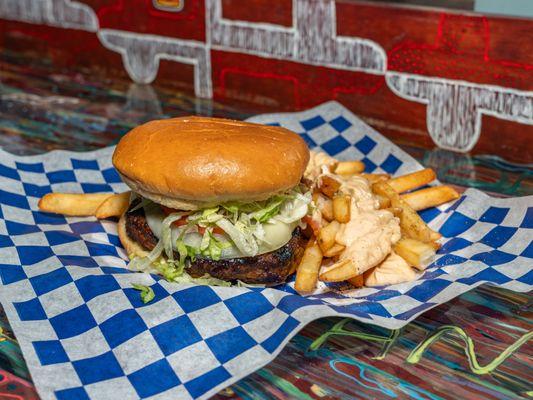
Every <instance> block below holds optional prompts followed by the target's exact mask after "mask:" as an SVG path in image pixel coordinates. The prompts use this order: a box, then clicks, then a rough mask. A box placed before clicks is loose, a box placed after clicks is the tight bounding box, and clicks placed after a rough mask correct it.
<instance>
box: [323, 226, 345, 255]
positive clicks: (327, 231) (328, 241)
mask: <svg viewBox="0 0 533 400" xmlns="http://www.w3.org/2000/svg"><path fill="white" fill-rule="evenodd" d="M340 227H341V224H339V223H338V222H337V221H331V222H330V223H329V224H327V225H326V226H325V227H323V228H322V229H320V232H319V233H318V237H317V241H318V245H319V246H320V248H321V249H322V251H323V252H326V251H328V250H329V249H331V248H332V247H333V245H334V244H335V236H336V235H337V232H338V231H339V229H340Z"/></svg>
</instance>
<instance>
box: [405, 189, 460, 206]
mask: <svg viewBox="0 0 533 400" xmlns="http://www.w3.org/2000/svg"><path fill="white" fill-rule="evenodd" d="M457 198H459V193H457V191H456V190H455V189H454V188H452V187H450V186H435V187H430V188H426V189H421V190H417V191H416V192H411V193H407V194H404V195H402V196H401V199H402V200H403V201H405V202H406V203H407V204H409V206H411V208H412V209H413V210H415V211H420V210H425V209H426V208H430V207H436V206H440V205H441V204H444V203H447V202H449V201H452V200H455V199H457Z"/></svg>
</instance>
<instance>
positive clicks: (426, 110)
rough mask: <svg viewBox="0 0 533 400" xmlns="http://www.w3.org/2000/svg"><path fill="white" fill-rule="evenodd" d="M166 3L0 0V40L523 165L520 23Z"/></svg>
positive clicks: (338, 7) (287, 6) (532, 68)
mask: <svg viewBox="0 0 533 400" xmlns="http://www.w3.org/2000/svg"><path fill="white" fill-rule="evenodd" d="M179 3H183V2H180V1H178V0H176V1H169V0H166V1H161V0H159V1H158V0H79V1H69V0H40V1H34V0H0V18H2V19H0V27H1V34H0V46H1V47H2V48H3V49H6V50H10V51H15V52H27V53H30V54H32V55H34V56H38V57H46V58H49V59H50V60H51V61H52V63H53V64H54V65H55V66H57V68H58V69H62V68H71V67H73V66H76V67H79V68H83V69H85V70H86V71H87V72H89V73H90V74H92V75H93V76H102V77H111V78H113V77H129V78H130V79H132V80H134V81H136V82H139V83H149V82H154V84H155V85H157V86H164V87H165V88H172V89H175V90H181V91H188V92H190V93H196V95H198V96H200V97H208V98H209V97H213V98H214V99H215V100H217V101H221V102H225V103H229V104H242V105H243V106H250V105H251V106H253V107H254V108H255V109H258V110H261V111H270V110H272V111H274V110H275V111H279V110H287V111H290V110H298V109H303V108H307V107H311V106H313V105H316V104H319V103H321V102H324V101H327V100H331V99H335V100H338V101H340V102H341V103H343V104H344V105H346V106H347V107H349V108H350V109H352V110H353V111H354V112H355V113H356V114H358V115H359V116H361V117H363V118H364V119H365V120H366V121H367V122H369V123H370V124H371V125H373V126H374V127H376V128H377V129H378V130H379V131H381V132H383V133H384V134H386V135H388V136H390V137H392V138H394V139H396V140H399V141H405V142H417V143H420V144H422V145H425V146H428V147H431V146H435V145H437V146H440V147H443V148H448V149H454V150H458V151H472V152H475V153H489V154H497V155H500V156H502V157H504V158H506V159H509V160H513V161H520V162H531V159H532V148H533V146H532V144H531V137H532V134H533V115H532V113H533V91H532V88H533V80H532V76H533V21H532V20H530V19H516V18H499V17H493V16H490V17H489V16H481V15H474V14H461V13H457V12H453V13H452V12H439V11H435V10H427V9H421V8H407V7H400V6H388V5H384V4H370V3H363V2H355V1H346V0H344V1H341V0H339V1H336V2H335V1H333V0H277V1H275V2H272V1H271V0H247V1H246V2H242V1H240V0H184V3H183V4H179ZM243 4H245V5H246V6H243ZM0 79H1V76H0Z"/></svg>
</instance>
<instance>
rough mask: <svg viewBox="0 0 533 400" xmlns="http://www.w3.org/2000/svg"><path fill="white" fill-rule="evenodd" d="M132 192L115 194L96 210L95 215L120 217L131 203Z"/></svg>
mask: <svg viewBox="0 0 533 400" xmlns="http://www.w3.org/2000/svg"><path fill="white" fill-rule="evenodd" d="M130 195H131V192H124V193H119V194H114V195H112V196H110V197H108V198H107V199H105V200H104V202H103V203H102V204H100V206H99V207H98V209H97V210H96V213H95V216H96V218H98V219H102V218H109V217H120V216H121V215H122V214H124V213H125V212H126V211H127V210H128V207H129V205H130Z"/></svg>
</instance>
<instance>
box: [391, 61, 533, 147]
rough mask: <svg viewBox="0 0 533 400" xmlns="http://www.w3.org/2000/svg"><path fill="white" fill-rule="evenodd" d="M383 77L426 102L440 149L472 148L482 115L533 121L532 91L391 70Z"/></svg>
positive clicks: (398, 90)
mask: <svg viewBox="0 0 533 400" xmlns="http://www.w3.org/2000/svg"><path fill="white" fill-rule="evenodd" d="M385 80H386V82H387V85H388V87H389V88H390V89H391V90H392V91H393V92H394V94H396V95H397V96H399V97H401V98H403V99H406V100H410V101H416V102H418V103H423V104H426V105H427V111H426V124H427V129H428V132H429V135H430V136H431V138H432V139H433V141H434V142H435V144H437V145H438V146H439V147H441V148H443V149H447V150H453V151H460V152H468V151H470V150H472V148H473V147H474V146H475V145H476V143H477V142H478V140H479V136H480V134H481V117H482V115H490V116H494V117H496V118H501V119H505V120H509V121H513V122H518V123H522V124H528V125H532V124H533V92H528V91H521V90H517V89H510V88H503V87H500V86H494V85H485V84H476V83H471V82H466V81H461V80H453V79H444V78H436V77H427V76H422V75H416V74H406V73H399V72H390V71H389V72H387V73H386V74H385Z"/></svg>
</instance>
